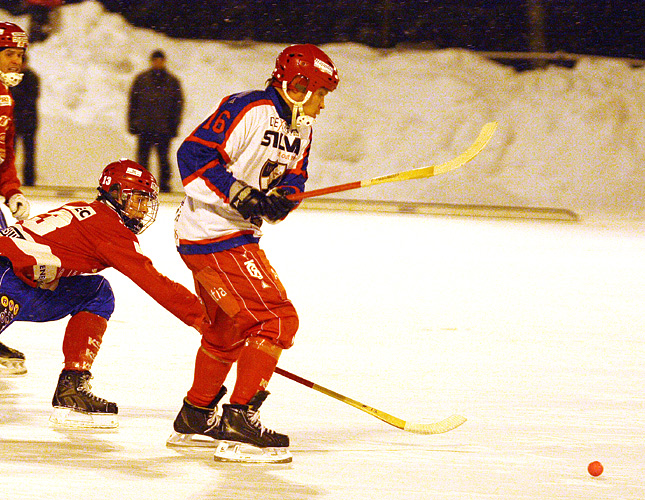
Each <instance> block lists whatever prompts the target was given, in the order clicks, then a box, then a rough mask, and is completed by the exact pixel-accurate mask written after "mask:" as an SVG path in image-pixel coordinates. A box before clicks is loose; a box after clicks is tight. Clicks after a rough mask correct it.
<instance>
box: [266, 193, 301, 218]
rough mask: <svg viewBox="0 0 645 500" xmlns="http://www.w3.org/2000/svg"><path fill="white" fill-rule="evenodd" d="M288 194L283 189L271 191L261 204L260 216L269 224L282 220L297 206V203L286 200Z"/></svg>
mask: <svg viewBox="0 0 645 500" xmlns="http://www.w3.org/2000/svg"><path fill="white" fill-rule="evenodd" d="M289 194H290V192H289V190H288V189H285V188H276V189H273V190H272V191H271V192H269V194H268V195H267V196H266V198H265V200H264V201H263V202H262V208H261V212H262V216H264V217H265V218H266V219H267V220H269V221H271V222H276V221H279V220H282V219H284V218H285V217H286V216H287V215H288V214H289V212H291V211H292V210H293V209H294V208H296V207H297V206H298V202H297V201H292V200H290V199H288V198H287V195H289Z"/></svg>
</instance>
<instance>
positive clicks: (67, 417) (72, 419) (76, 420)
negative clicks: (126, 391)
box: [49, 408, 119, 429]
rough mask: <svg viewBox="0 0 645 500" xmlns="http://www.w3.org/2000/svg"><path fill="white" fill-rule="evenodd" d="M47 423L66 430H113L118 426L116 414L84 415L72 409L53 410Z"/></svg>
mask: <svg viewBox="0 0 645 500" xmlns="http://www.w3.org/2000/svg"><path fill="white" fill-rule="evenodd" d="M49 421H50V422H51V423H52V424H53V425H54V426H57V427H65V428H67V429H114V428H116V427H118V426H119V420H118V416H117V414H116V413H84V412H81V411H78V410H74V409H72V408H54V411H53V412H52V414H51V416H50V417H49Z"/></svg>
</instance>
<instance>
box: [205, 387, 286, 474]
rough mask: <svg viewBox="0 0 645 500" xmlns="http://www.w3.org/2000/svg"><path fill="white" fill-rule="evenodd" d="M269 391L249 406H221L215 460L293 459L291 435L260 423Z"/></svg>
mask: <svg viewBox="0 0 645 500" xmlns="http://www.w3.org/2000/svg"><path fill="white" fill-rule="evenodd" d="M268 395H269V393H268V392H267V391H258V393H257V394H256V395H255V396H253V397H252V398H251V400H250V401H249V402H248V404H246V405H239V404H227V405H222V418H221V419H220V440H221V441H220V444H219V446H218V447H217V451H216V452H215V460H219V461H234V462H261V463H285V462H291V460H292V456H291V453H290V452H289V436H286V435H284V434H280V433H278V432H275V431H273V430H271V429H267V428H266V427H264V426H263V425H262V423H261V422H260V412H259V409H260V406H261V405H262V403H263V402H264V400H265V399H266V398H267V396H268Z"/></svg>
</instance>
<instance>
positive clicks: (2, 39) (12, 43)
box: [0, 22, 29, 49]
mask: <svg viewBox="0 0 645 500" xmlns="http://www.w3.org/2000/svg"><path fill="white" fill-rule="evenodd" d="M27 45H29V39H28V37H27V33H25V31H24V30H23V29H22V28H21V27H20V26H18V25H17V24H14V23H9V22H0V48H2V49H7V48H17V49H26V48H27Z"/></svg>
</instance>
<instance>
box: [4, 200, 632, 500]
mask: <svg viewBox="0 0 645 500" xmlns="http://www.w3.org/2000/svg"><path fill="white" fill-rule="evenodd" d="M63 201H64V200H55V201H54V200H46V199H41V200H34V205H35V207H34V212H35V213H36V212H41V211H43V210H44V209H46V208H52V207H53V206H54V204H56V205H57V204H60V203H62V202H63ZM174 208H175V207H174V206H172V205H163V206H162V208H161V210H160V215H159V218H158V220H157V222H156V223H155V225H154V226H153V227H152V228H150V229H149V230H148V231H147V232H146V233H145V234H144V235H142V237H141V243H142V248H143V250H144V252H145V253H146V254H147V255H149V256H150V257H151V258H152V259H153V261H154V262H155V263H156V264H157V267H158V268H159V269H160V270H161V271H162V272H164V273H165V274H167V275H168V276H170V277H172V278H173V279H175V280H177V281H180V282H182V283H184V284H185V285H187V286H191V282H192V279H191V277H190V275H189V273H188V272H187V271H186V269H185V268H184V266H183V264H182V263H181V262H180V260H179V258H178V256H177V255H176V252H175V250H174V247H173V243H172V216H173V211H174ZM640 232H641V228H640V227H639V226H637V225H632V224H630V223H627V222H622V223H621V224H620V225H619V224H617V223H607V224H597V223H594V224H592V223H585V224H569V223H552V222H526V221H510V220H485V219H466V218H446V217H431V216H414V215H397V216H395V215H369V214H348V213H340V212H339V213H326V212H319V211H310V210H299V211H296V212H295V213H293V214H291V215H290V216H289V218H288V219H287V220H286V221H285V222H284V223H281V224H279V225H276V226H271V227H268V228H267V230H266V234H265V236H264V238H263V243H262V245H263V247H264V249H265V250H266V252H267V254H268V256H269V258H270V260H271V261H272V264H273V265H274V267H275V268H276V269H277V271H278V273H279V274H280V276H281V279H282V281H283V282H284V284H285V286H286V288H287V290H288V291H289V294H290V297H291V299H292V300H293V302H294V304H295V305H296V307H297V309H298V310H299V313H300V318H301V328H300V331H299V333H298V335H297V338H296V343H295V345H294V347H293V348H292V349H290V350H288V351H285V353H284V354H283V357H282V359H281V361H280V366H282V367H283V368H285V369H287V370H289V371H292V372H294V373H297V374H299V375H301V376H303V377H306V378H308V379H310V380H312V381H314V382H316V383H318V384H320V385H323V386H325V387H328V388H330V389H333V390H335V391H337V392H340V393H342V394H345V395H347V396H349V397H352V398H354V399H357V400H359V401H361V402H364V403H366V404H368V405H370V406H373V407H375V408H378V409H380V410H383V411H386V412H388V413H391V414H392V415H395V416H397V417H399V418H402V419H404V420H408V421H411V422H418V423H424V422H429V421H433V420H438V419H442V418H445V417H447V416H448V415H450V414H452V413H461V414H463V415H465V416H466V417H467V418H468V422H466V423H465V424H464V425H463V426H461V427H460V428H458V429H457V430H455V431H452V432H450V433H448V434H444V435H436V436H421V435H416V434H411V433H406V432H403V431H400V430H398V429H396V428H394V427H390V426H388V425H386V424H384V423H383V422H381V421H379V420H377V419H375V418H373V417H371V416H369V415H367V414H365V413H363V412H360V411H358V410H356V409H354V408H351V407H349V406H347V405H344V404H342V403H340V402H338V401H336V400H334V399H331V398H329V397H327V396H324V395H322V394H320V393H318V392H315V391H313V390H311V389H307V388H306V387H304V386H301V385H298V384H296V383H294V382H292V381H290V380H287V379H284V378H282V377H279V376H278V375H276V376H274V378H273V379H272V381H271V384H270V387H269V389H270V391H271V392H272V395H271V396H270V397H269V399H268V400H267V402H266V404H265V405H264V406H263V408H262V420H263V422H264V423H265V424H266V425H267V426H269V427H272V428H274V429H276V430H279V431H283V432H287V433H288V434H289V435H290V437H291V440H292V453H293V456H294V460H293V463H292V464H289V465H281V466H275V465H274V466H249V465H246V466H245V465H235V464H222V463H216V462H214V461H213V459H212V453H210V452H205V451H201V452H181V451H178V450H176V449H168V448H166V447H165V440H166V438H167V437H168V436H169V434H170V432H171V427H172V421H173V419H174V417H175V415H176V413H177V411H178V410H179V408H180V406H181V401H182V398H183V397H184V395H185V392H186V391H187V390H188V388H189V386H190V383H191V380H192V370H193V359H194V355H195V352H196V349H197V346H198V344H199V337H198V335H197V333H195V332H194V331H192V330H191V329H190V328H187V327H185V326H184V325H183V324H182V323H181V322H179V321H178V320H177V319H175V318H174V317H173V316H171V315H170V314H169V313H167V312H166V311H165V310H163V309H162V308H161V307H160V306H158V305H157V304H156V303H154V302H153V301H152V300H151V299H149V298H148V297H147V296H146V295H145V294H144V293H143V292H141V291H140V290H139V289H138V288H136V286H135V285H133V284H132V283H131V282H129V281H128V280H127V279H126V278H122V277H121V276H120V275H118V274H117V273H114V272H106V273H105V275H106V276H107V277H108V278H109V279H110V281H111V283H112V285H113V287H114V289H115V294H116V297H117V308H116V311H115V314H114V316H113V318H112V320H111V321H110V324H109V328H108V331H107V333H106V335H105V339H104V343H103V347H102V349H101V352H100V354H99V356H98V357H97V359H96V362H95V365H94V369H93V373H94V376H95V378H94V380H93V381H92V385H93V389H94V391H95V393H96V394H97V395H99V396H102V397H106V398H109V399H110V400H112V401H116V402H117V403H118V404H119V409H120V427H119V428H118V429H117V430H115V431H103V432H88V431H80V432H79V431H61V430H55V429H53V428H52V427H50V425H49V422H48V417H49V413H50V410H51V396H52V394H53V390H54V386H55V383H56V380H57V376H58V372H59V370H60V369H61V366H62V354H61V341H62V335H63V331H64V325H65V321H61V322H56V323H47V324H29V323H17V324H14V325H12V326H11V327H10V328H9V329H8V330H7V331H5V332H4V333H3V334H2V336H1V337H2V338H1V340H2V341H3V342H6V343H7V344H8V345H11V346H12V347H16V348H18V349H21V350H22V351H23V352H25V353H26V355H27V358H28V361H27V362H28V367H29V374H28V375H27V376H26V377H22V378H15V379H1V380H0V477H1V478H2V488H1V489H0V498H1V499H11V500H14V499H20V500H22V499H44V498H47V499H54V500H59V499H60V500H63V499H65V500H67V499H70V498H84V499H88V500H94V499H96V500H109V499H126V498H137V499H143V500H146V499H169V498H172V499H248V498H258V499H271V500H272V499H275V500H278V499H279V500H296V499H298V500H314V499H320V500H323V499H324V500H331V499H333V500H337V499H338V500H341V499H342V500H362V499H366V498H374V499H379V500H380V499H392V500H394V499H397V500H399V499H402V498H405V499H415V500H416V499H419V500H435V499H436V500H446V499H460V500H461V499H465V498H467V499H486V500H490V499H499V500H509V499H513V500H515V499H527V500H529V499H530V500H552V499H554V498H561V499H571V500H573V499H575V500H589V499H593V498H602V499H617V500H641V499H642V498H645V485H644V484H643V479H642V470H643V466H644V465H645V464H644V460H645V459H644V457H645V444H644V442H643V431H644V429H645V417H644V415H645V412H644V410H645V405H644V399H643V387H645V365H644V363H643V359H645V340H644V339H643V331H644V329H645V319H644V317H643V314H642V304H643V303H644V302H645V286H643V281H642V276H643V275H645V261H644V259H643V258H642V256H643V254H644V253H645V241H643V238H642V236H641V234H640ZM232 382H233V380H230V381H229V385H232ZM593 460H599V461H600V462H602V463H603V464H604V467H605V472H604V473H603V475H602V476H600V477H599V478H592V477H591V476H589V474H588V473H587V470H586V468H587V464H588V463H589V462H591V461H593Z"/></svg>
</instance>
